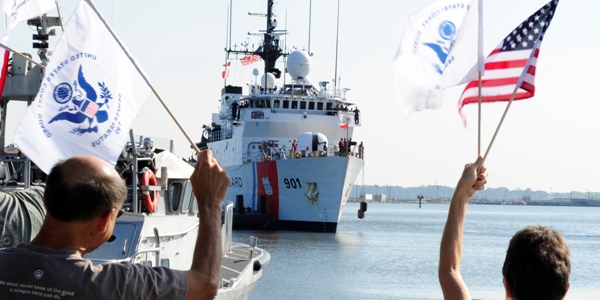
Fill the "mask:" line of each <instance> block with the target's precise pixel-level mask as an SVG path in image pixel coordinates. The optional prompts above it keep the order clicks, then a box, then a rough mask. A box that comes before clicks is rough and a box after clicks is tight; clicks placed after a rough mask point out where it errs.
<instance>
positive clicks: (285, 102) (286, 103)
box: [283, 100, 290, 108]
mask: <svg viewBox="0 0 600 300" xmlns="http://www.w3.org/2000/svg"><path fill="white" fill-rule="evenodd" d="M283 108H290V100H283Z"/></svg>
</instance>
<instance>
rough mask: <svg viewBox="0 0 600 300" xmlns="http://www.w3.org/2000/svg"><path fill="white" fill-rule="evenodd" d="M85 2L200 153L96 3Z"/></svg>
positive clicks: (195, 148)
mask: <svg viewBox="0 0 600 300" xmlns="http://www.w3.org/2000/svg"><path fill="white" fill-rule="evenodd" d="M85 2H87V4H89V5H90V7H91V8H92V9H93V10H94V12H95V13H96V15H97V16H98V18H99V19H100V20H101V21H102V23H103V24H104V26H106V29H108V31H109V32H110V34H111V35H112V36H113V38H114V39H115V41H116V42H117V43H118V44H119V46H120V47H121V50H123V52H124V53H125V55H127V58H129V60H130V61H131V63H132V64H133V66H134V67H135V68H136V70H137V71H138V73H140V75H141V76H142V78H144V81H146V84H148V86H149V87H150V89H151V90H152V92H153V93H154V95H155V96H156V98H158V101H160V103H161V104H162V105H163V107H164V108H165V110H166V111H167V113H169V116H171V118H172V119H173V121H175V124H176V125H177V127H179V130H181V132H182V133H183V135H184V136H185V138H186V139H187V140H188V142H190V144H191V146H192V148H193V149H194V150H196V152H200V149H199V148H198V146H196V143H194V142H193V141H192V139H191V138H190V136H189V135H188V134H187V132H186V131H185V130H184V129H183V127H182V126H181V124H180V123H179V121H177V118H175V116H174V115H173V113H172V112H171V110H170V109H169V107H168V106H167V104H166V103H165V102H164V101H163V100H162V98H161V97H160V95H158V92H156V90H155V89H154V87H153V86H152V84H151V83H150V80H148V78H147V77H146V74H144V72H142V70H141V69H140V67H139V66H138V65H137V63H136V62H135V60H134V59H133V57H131V55H129V52H128V51H127V49H125V46H124V45H123V43H121V40H119V38H117V35H116V34H115V32H114V31H113V30H112V28H110V26H108V24H107V23H106V20H104V18H103V17H102V15H101V14H100V12H99V11H98V9H97V8H96V6H95V5H94V3H92V1H90V0H85Z"/></svg>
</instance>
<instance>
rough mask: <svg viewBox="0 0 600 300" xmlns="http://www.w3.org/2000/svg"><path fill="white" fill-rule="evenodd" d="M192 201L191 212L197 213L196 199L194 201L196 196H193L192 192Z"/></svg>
mask: <svg viewBox="0 0 600 300" xmlns="http://www.w3.org/2000/svg"><path fill="white" fill-rule="evenodd" d="M192 203H193V205H192V212H193V213H198V201H196V196H194V194H192Z"/></svg>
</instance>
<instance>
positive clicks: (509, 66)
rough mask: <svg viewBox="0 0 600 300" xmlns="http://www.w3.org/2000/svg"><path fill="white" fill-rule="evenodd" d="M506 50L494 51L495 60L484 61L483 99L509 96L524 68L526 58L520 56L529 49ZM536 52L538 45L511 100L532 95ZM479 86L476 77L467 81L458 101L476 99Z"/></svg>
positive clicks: (503, 99) (464, 102)
mask: <svg viewBox="0 0 600 300" xmlns="http://www.w3.org/2000/svg"><path fill="white" fill-rule="evenodd" d="M538 44H540V43H538ZM511 52H512V53H511ZM515 52H518V53H515ZM505 53H506V52H500V53H497V55H496V56H495V57H494V60H496V61H493V62H489V63H487V62H486V64H485V76H484V77H483V78H482V81H481V86H482V88H481V101H482V102H495V101H508V100H510V97H511V96H512V94H513V92H514V89H515V86H516V84H517V83H518V82H519V79H520V77H521V76H522V75H523V70H524V68H525V67H526V65H527V60H528V59H527V58H526V59H523V56H524V55H529V54H530V53H531V51H530V50H521V51H510V52H508V53H506V54H505ZM538 54H539V46H538V48H537V49H536V51H535V52H534V56H533V57H532V61H531V64H530V66H529V68H528V69H527V72H526V74H525V75H524V77H523V82H522V84H521V86H520V88H519V89H518V90H517V94H516V95H515V99H514V100H522V99H527V98H531V97H533V95H534V94H535V84H534V81H535V71H536V67H535V64H536V63H537V55H538ZM478 87H479V83H478V82H477V81H476V80H475V81H471V82H469V83H468V84H467V86H466V87H465V91H464V92H463V94H462V96H461V104H462V105H463V106H464V105H466V104H470V103H477V102H479V99H478ZM461 108H462V107H461Z"/></svg>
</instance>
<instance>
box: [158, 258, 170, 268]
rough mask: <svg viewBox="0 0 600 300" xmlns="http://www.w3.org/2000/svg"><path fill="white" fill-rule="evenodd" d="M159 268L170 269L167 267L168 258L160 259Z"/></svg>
mask: <svg viewBox="0 0 600 300" xmlns="http://www.w3.org/2000/svg"><path fill="white" fill-rule="evenodd" d="M160 266H161V267H167V268H168V267H170V266H169V259H168V258H162V259H161V260H160Z"/></svg>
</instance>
